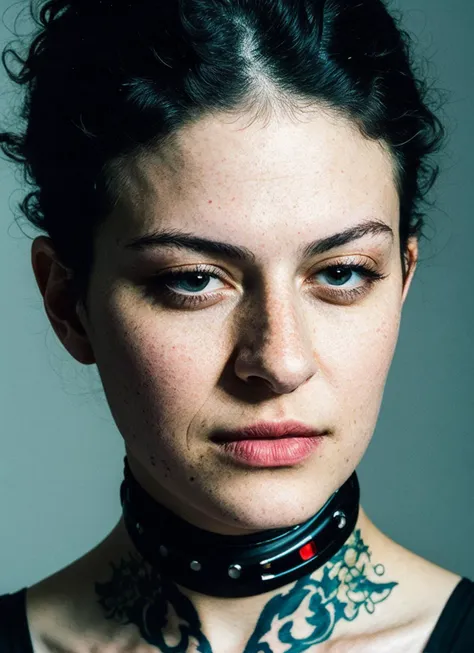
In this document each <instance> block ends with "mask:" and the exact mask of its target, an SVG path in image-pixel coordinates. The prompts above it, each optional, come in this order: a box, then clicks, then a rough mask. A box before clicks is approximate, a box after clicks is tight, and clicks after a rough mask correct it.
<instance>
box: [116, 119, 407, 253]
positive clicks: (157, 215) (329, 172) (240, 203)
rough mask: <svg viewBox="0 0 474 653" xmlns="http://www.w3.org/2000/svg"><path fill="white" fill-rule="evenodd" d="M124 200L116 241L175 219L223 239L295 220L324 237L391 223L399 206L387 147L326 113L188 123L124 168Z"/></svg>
mask: <svg viewBox="0 0 474 653" xmlns="http://www.w3.org/2000/svg"><path fill="white" fill-rule="evenodd" d="M120 206H121V207H123V208H125V211H120V216H119V218H118V220H117V221H116V222H115V229H116V233H115V235H116V237H117V242H121V241H122V240H125V239H127V238H128V237H130V236H133V235H137V233H140V232H143V231H146V230H147V229H149V228H153V227H155V228H156V227H158V226H171V225H173V224H174V225H176V224H177V223H178V224H179V226H180V227H183V228H189V229H194V230H195V229H196V226H197V225H199V227H200V229H201V233H203V234H204V231H207V232H208V233H209V230H212V231H213V234H214V235H215V234H216V231H217V232H219V233H221V235H222V236H223V237H225V235H226V234H227V235H229V229H231V230H232V231H235V232H236V233H237V232H239V235H240V233H241V231H242V230H243V231H244V232H245V231H247V230H248V229H256V230H260V231H261V232H262V233H265V232H267V233H269V232H268V230H273V231H278V230H279V229H280V230H282V232H286V231H287V230H288V229H293V230H294V226H295V224H297V225H298V227H301V228H302V229H306V228H307V227H311V228H313V229H317V230H318V232H320V233H321V234H322V235H324V232H332V231H334V227H335V226H336V227H341V228H345V227H350V226H352V225H353V224H354V223H355V222H356V221H357V219H364V218H379V219H380V218H381V219H384V220H385V221H386V222H387V223H388V224H391V225H392V226H394V227H395V226H396V220H397V218H398V210H399V203H398V195H397V190H396V183H395V172H394V164H393V160H392V157H391V156H390V154H389V153H388V151H387V150H386V148H385V147H384V146H383V144H381V143H380V142H378V141H370V140H368V139H366V138H365V137H364V136H363V135H362V134H361V133H360V132H359V130H358V129H357V127H356V126H355V125H354V124H353V123H352V122H350V121H349V120H347V119H345V118H343V117H341V116H338V115H336V114H334V113H330V112H328V111H323V110H322V109H321V110H313V111H312V112H311V113H310V114H308V115H305V116H303V117H302V118H301V119H300V118H298V119H295V118H290V117H286V118H283V117H281V116H280V117H278V118H275V119H271V120H269V121H268V122H267V123H265V124H263V123H262V122H261V121H254V122H252V123H249V119H248V117H246V116H240V117H235V116H234V117H233V118H229V116H222V115H213V116H208V117H206V118H204V119H201V120H200V121H199V122H197V123H194V124H192V125H188V126H186V127H185V128H183V129H181V130H180V131H179V132H178V133H177V134H176V135H175V137H174V138H173V140H172V141H170V143H169V144H168V145H167V146H166V147H164V148H162V149H161V150H160V151H159V152H156V153H154V154H153V155H147V156H146V157H142V158H141V159H139V160H136V161H134V162H130V163H129V164H128V166H127V168H126V184H125V186H124V187H123V189H122V201H121V203H120ZM317 225H319V226H317Z"/></svg>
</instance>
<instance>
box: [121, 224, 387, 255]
mask: <svg viewBox="0 0 474 653" xmlns="http://www.w3.org/2000/svg"><path fill="white" fill-rule="evenodd" d="M380 234H383V235H388V236H390V238H391V239H392V241H393V239H394V234H393V230H392V229H391V228H390V227H389V226H388V224H386V223H385V222H381V221H379V220H365V221H363V222H361V223H359V224H356V225H354V226H353V227H349V228H348V229H345V230H344V231H341V232H339V233H335V234H332V235H330V236H327V237H326V238H320V239H319V240H314V241H312V242H310V243H308V244H307V245H302V246H301V247H300V248H298V256H299V257H300V258H302V259H304V258H310V257H312V256H317V255H319V254H324V253H325V252H328V251H330V250H331V249H334V248H336V247H341V246H342V245H346V244H347V243H350V242H352V241H354V240H359V238H362V237H363V236H367V235H372V236H376V235H380ZM154 247H176V248H179V249H189V250H192V251H193V252H198V253H201V254H210V255H212V256H217V257H221V258H228V259H232V260H236V261H244V262H246V263H255V254H254V253H253V252H252V251H250V250H249V249H247V248H246V247H241V246H238V245H231V244H230V243H223V242H219V241H216V240H209V239H207V238H201V237H199V236H196V235H194V234H192V233H188V232H184V231H180V230H177V229H171V230H167V231H153V232H152V233H149V234H145V235H143V236H139V237H138V238H134V239H132V240H131V241H129V242H127V243H126V244H125V248H126V249H132V250H136V251H145V250H147V249H150V248H154Z"/></svg>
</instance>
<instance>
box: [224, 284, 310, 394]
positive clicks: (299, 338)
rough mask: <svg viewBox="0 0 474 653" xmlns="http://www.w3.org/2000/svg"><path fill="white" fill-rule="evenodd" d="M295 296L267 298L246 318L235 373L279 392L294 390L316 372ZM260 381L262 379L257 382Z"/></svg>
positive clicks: (305, 327) (245, 379)
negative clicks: (276, 298)
mask: <svg viewBox="0 0 474 653" xmlns="http://www.w3.org/2000/svg"><path fill="white" fill-rule="evenodd" d="M295 302H296V300H295V297H294V295H290V294H289V296H288V297H287V298H286V299H281V297H280V298H279V299H278V300H275V299H271V298H270V297H267V298H266V299H263V300H262V301H261V302H259V305H258V306H256V307H255V309H254V311H253V313H252V314H251V315H250V316H249V315H248V314H247V315H246V317H245V326H244V327H243V328H242V329H241V330H240V342H239V348H238V353H237V356H236V358H235V373H236V375H237V376H238V377H239V378H240V379H242V380H243V381H245V382H246V383H249V382H252V380H254V382H257V383H258V382H259V381H260V382H262V383H265V384H266V385H267V386H269V387H270V388H271V389H272V391H273V392H275V393H277V394H285V393H290V392H294V391H295V390H296V389H297V388H298V387H299V386H300V385H302V384H304V383H306V381H308V380H309V379H310V378H311V377H312V376H314V374H315V373H316V362H315V357H314V354H313V351H312V344H311V339H310V337H309V333H308V328H307V325H306V324H305V321H304V319H303V316H302V314H301V311H300V310H299V307H298V306H296V303H295ZM258 380H259V381H258Z"/></svg>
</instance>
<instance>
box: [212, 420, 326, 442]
mask: <svg viewBox="0 0 474 653" xmlns="http://www.w3.org/2000/svg"><path fill="white" fill-rule="evenodd" d="M326 433H327V431H325V430H318V429H315V428H313V427H310V426H307V425H306V424H303V423H302V422H298V421H296V420H287V421H284V422H257V423H255V424H251V425H250V426H245V427H243V428H241V429H235V430H227V429H225V430H223V429H221V430H218V431H215V432H214V434H213V436H212V437H211V440H213V441H214V442H234V441H238V440H272V439H278V438H314V437H319V436H321V435H325V434H326Z"/></svg>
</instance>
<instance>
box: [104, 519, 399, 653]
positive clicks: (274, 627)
mask: <svg viewBox="0 0 474 653" xmlns="http://www.w3.org/2000/svg"><path fill="white" fill-rule="evenodd" d="M370 559H371V554H370V552H369V548H368V546H366V545H365V544H364V542H363V541H362V538H361V535H360V530H359V529H357V530H355V531H354V532H353V533H352V535H351V536H350V538H349V539H348V540H347V542H346V543H345V544H344V545H343V546H342V548H341V549H340V550H339V551H338V552H337V554H336V555H334V556H333V557H332V558H331V560H329V561H328V562H327V563H326V564H325V565H323V567H322V568H321V569H320V570H317V571H316V572H314V573H313V574H311V575H309V576H305V577H303V578H300V580H298V581H297V582H296V583H295V584H294V585H293V586H292V587H291V588H290V589H287V590H286V591H285V592H284V593H281V594H277V595H275V596H273V597H272V598H271V599H270V600H269V601H268V603H267V604H266V605H265V607H264V608H263V610H262V612H261V614H260V617H259V619H258V621H257V625H256V626H255V630H254V632H253V633H252V635H251V637H250V639H249V641H248V642H247V645H246V646H245V649H244V651H243V653H275V651H274V649H273V648H272V646H275V645H276V644H278V643H280V644H284V645H285V647H284V650H285V653H303V652H304V651H309V649H310V647H311V646H314V645H315V644H319V643H321V642H324V641H326V640H328V639H329V638H330V637H331V635H332V633H333V631H334V628H335V626H336V624H337V623H338V622H339V621H341V620H342V619H344V620H346V621H353V620H354V619H356V617H357V616H358V614H359V613H360V611H361V610H362V609H363V610H365V611H366V612H367V613H369V614H372V613H373V612H374V610H375V604H376V603H381V602H382V601H385V599H387V598H388V596H389V595H390V593H391V591H392V589H393V588H394V587H395V586H396V585H398V583H395V582H380V581H378V578H377V577H379V576H382V575H383V574H384V573H385V568H384V567H383V565H381V564H379V565H375V566H374V565H372V563H371V561H370ZM112 569H113V574H112V579H111V580H110V581H109V582H106V583H96V584H95V589H96V592H97V595H98V597H99V599H98V601H99V603H100V605H101V606H102V608H103V609H104V611H105V617H106V618H107V619H114V620H115V621H117V622H119V623H123V624H135V625H136V626H137V627H138V628H139V630H140V634H141V636H142V637H143V639H144V640H145V641H146V642H147V643H148V644H151V645H153V646H156V647H157V650H158V651H160V653H186V651H187V650H188V647H189V646H190V645H191V644H193V647H194V648H193V650H196V651H199V653H213V652H212V648H211V645H210V643H209V640H208V639H207V638H206V636H205V635H204V634H203V632H202V630H201V622H200V620H199V616H198V614H197V612H196V610H195V608H194V606H193V604H192V602H191V601H190V600H189V599H188V598H187V597H186V596H185V595H184V594H183V593H182V592H181V591H180V590H179V589H178V588H177V587H176V586H175V585H174V583H173V582H171V581H169V580H168V579H166V578H164V577H163V578H160V577H159V576H157V575H156V573H155V574H151V573H150V572H149V571H148V569H147V568H146V566H145V565H144V564H143V562H142V561H141V560H138V559H136V558H134V557H133V556H130V560H127V561H125V560H122V561H121V563H120V566H116V565H113V564H112ZM321 574H322V575H321ZM369 576H372V579H371V578H369ZM164 633H166V635H165V634H164Z"/></svg>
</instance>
